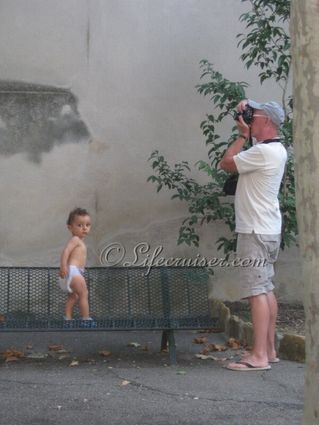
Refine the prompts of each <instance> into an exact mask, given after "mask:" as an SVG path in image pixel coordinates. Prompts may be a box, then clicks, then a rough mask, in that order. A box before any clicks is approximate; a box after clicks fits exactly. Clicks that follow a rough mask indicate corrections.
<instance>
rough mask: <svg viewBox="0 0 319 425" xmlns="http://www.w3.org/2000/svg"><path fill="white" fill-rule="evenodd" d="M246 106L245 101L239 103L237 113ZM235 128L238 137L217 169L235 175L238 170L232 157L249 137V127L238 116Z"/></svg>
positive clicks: (239, 150)
mask: <svg viewBox="0 0 319 425" xmlns="http://www.w3.org/2000/svg"><path fill="white" fill-rule="evenodd" d="M246 104H247V100H242V101H241V102H239V104H238V105H237V111H238V112H242V111H243V110H244V109H245V106H246ZM237 128H238V132H239V134H240V136H239V137H238V138H237V139H236V140H235V141H234V142H233V143H232V144H231V145H230V146H229V148H228V149H227V150H226V152H225V154H224V156H223V158H222V160H221V161H220V163H219V167H220V168H221V169H222V170H225V171H228V172H229V173H237V171H238V170H237V166H236V163H235V161H234V156H235V155H237V154H238V153H239V152H241V150H242V149H243V146H244V144H245V143H246V140H247V139H248V137H249V126H248V125H247V124H246V123H245V121H244V120H243V117H242V116H240V117H239V119H238V121H237Z"/></svg>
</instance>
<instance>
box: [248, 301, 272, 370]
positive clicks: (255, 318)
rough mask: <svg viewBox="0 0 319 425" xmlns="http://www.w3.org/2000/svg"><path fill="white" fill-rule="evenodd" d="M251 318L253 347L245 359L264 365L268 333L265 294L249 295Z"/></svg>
mask: <svg viewBox="0 0 319 425" xmlns="http://www.w3.org/2000/svg"><path fill="white" fill-rule="evenodd" d="M249 303H250V308H251V318H252V324H253V331H254V343H253V348H252V350H251V353H250V355H249V356H247V357H246V358H245V361H247V362H249V363H252V364H253V365H260V366H265V365H267V364H268V354H267V348H268V333H269V319H270V312H269V304H268V298H267V295H266V294H260V295H256V296H254V297H249Z"/></svg>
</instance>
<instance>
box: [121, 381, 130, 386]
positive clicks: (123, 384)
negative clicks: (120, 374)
mask: <svg viewBox="0 0 319 425" xmlns="http://www.w3.org/2000/svg"><path fill="white" fill-rule="evenodd" d="M130 383H131V382H130V381H126V380H124V381H122V382H121V384H120V385H121V387H125V386H126V385H128V384H130Z"/></svg>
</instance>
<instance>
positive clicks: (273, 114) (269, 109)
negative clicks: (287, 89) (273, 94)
mask: <svg viewBox="0 0 319 425" xmlns="http://www.w3.org/2000/svg"><path fill="white" fill-rule="evenodd" d="M248 105H249V106H251V107H252V108H254V109H261V110H263V111H265V113H266V115H268V117H269V118H270V119H271V121H272V122H273V123H274V124H276V126H277V127H280V125H281V124H282V123H283V122H284V120H285V113H284V110H283V109H282V107H281V106H280V105H279V103H277V102H267V103H257V102H255V101H254V100H251V99H248Z"/></svg>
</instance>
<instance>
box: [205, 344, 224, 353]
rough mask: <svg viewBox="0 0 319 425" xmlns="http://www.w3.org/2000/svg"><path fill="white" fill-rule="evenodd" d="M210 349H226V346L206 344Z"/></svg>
mask: <svg viewBox="0 0 319 425" xmlns="http://www.w3.org/2000/svg"><path fill="white" fill-rule="evenodd" d="M208 348H209V349H210V351H226V350H227V347H226V346H225V345H222V344H208Z"/></svg>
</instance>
